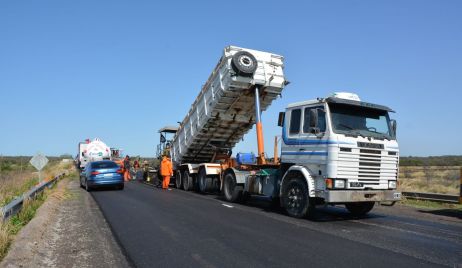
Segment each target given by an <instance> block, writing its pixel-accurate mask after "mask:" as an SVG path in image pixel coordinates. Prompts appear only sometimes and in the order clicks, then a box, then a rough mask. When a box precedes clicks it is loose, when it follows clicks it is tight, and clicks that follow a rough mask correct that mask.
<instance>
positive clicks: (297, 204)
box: [281, 178, 314, 218]
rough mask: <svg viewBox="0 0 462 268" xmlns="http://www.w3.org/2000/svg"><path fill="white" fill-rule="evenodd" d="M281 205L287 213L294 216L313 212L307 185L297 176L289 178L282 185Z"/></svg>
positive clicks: (308, 214) (301, 216)
mask: <svg viewBox="0 0 462 268" xmlns="http://www.w3.org/2000/svg"><path fill="white" fill-rule="evenodd" d="M281 198H282V206H283V207H284V209H285V210H286V212H287V214H288V215H289V216H291V217H294V218H306V217H309V216H311V214H312V213H313V209H314V206H313V204H312V202H310V197H309V195H308V187H307V185H306V183H305V182H304V181H303V180H302V179H299V178H295V179H291V180H289V181H287V182H285V183H284V185H283V186H282V197H281Z"/></svg>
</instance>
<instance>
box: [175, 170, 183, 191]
mask: <svg viewBox="0 0 462 268" xmlns="http://www.w3.org/2000/svg"><path fill="white" fill-rule="evenodd" d="M182 186H183V185H182V181H181V171H177V172H176V174H175V187H176V188H177V189H181V187H182Z"/></svg>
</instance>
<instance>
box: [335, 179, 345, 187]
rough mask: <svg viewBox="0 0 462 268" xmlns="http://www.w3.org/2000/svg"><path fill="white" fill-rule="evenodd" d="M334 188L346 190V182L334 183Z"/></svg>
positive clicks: (336, 181)
mask: <svg viewBox="0 0 462 268" xmlns="http://www.w3.org/2000/svg"><path fill="white" fill-rule="evenodd" d="M334 188H336V189H343V188H345V181H344V180H335V181H334Z"/></svg>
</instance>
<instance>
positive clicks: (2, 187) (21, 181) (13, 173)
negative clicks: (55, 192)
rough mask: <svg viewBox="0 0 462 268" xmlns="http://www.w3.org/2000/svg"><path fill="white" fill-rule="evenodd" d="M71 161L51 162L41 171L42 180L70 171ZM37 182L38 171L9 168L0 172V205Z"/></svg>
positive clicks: (72, 168) (71, 169)
mask: <svg viewBox="0 0 462 268" xmlns="http://www.w3.org/2000/svg"><path fill="white" fill-rule="evenodd" d="M73 170H74V167H73V164H72V163H63V162H61V161H59V162H52V163H51V164H49V165H47V167H45V169H44V170H43V171H42V175H41V176H42V180H45V181H47V180H51V179H52V178H53V177H54V176H56V175H57V174H59V173H62V172H64V171H68V172H72V171H73ZM38 183H39V174H38V172H31V171H27V170H23V171H20V170H17V169H13V170H9V171H3V172H1V173H0V206H4V205H6V204H8V203H9V202H10V201H11V200H13V199H14V198H15V197H17V196H20V195H22V194H23V193H25V192H26V191H28V190H29V189H31V188H32V187H33V186H35V185H37V184H38Z"/></svg>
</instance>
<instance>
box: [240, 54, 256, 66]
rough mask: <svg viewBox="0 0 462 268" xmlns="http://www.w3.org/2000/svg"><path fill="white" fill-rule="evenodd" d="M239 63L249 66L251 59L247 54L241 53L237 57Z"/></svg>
mask: <svg viewBox="0 0 462 268" xmlns="http://www.w3.org/2000/svg"><path fill="white" fill-rule="evenodd" d="M239 63H240V64H242V65H243V66H245V67H249V66H251V65H252V63H253V62H252V59H251V58H250V57H249V56H246V55H243V56H241V57H240V58H239Z"/></svg>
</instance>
